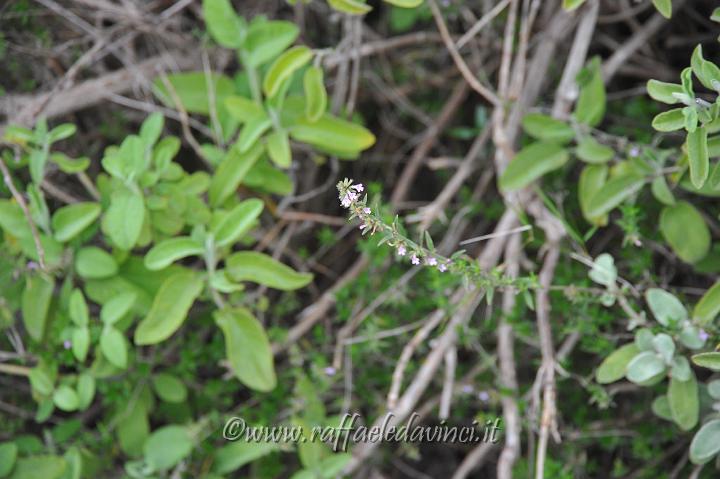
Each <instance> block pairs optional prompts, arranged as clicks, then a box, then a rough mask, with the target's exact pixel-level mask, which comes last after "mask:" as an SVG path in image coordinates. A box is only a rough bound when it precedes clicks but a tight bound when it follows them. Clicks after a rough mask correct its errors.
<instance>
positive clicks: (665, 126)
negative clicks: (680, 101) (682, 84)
mask: <svg viewBox="0 0 720 479" xmlns="http://www.w3.org/2000/svg"><path fill="white" fill-rule="evenodd" d="M652 127H653V128H655V129H656V130H657V131H662V132H668V131H676V130H681V129H682V128H685V115H684V114H683V108H674V109H672V110H668V111H664V112H662V113H659V114H657V115H655V118H653V121H652Z"/></svg>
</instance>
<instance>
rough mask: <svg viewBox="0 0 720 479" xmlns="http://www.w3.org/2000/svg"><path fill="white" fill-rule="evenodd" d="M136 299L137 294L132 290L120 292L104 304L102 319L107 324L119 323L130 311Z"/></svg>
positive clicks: (101, 312)
mask: <svg viewBox="0 0 720 479" xmlns="http://www.w3.org/2000/svg"><path fill="white" fill-rule="evenodd" d="M136 299H137V294H136V293H134V292H132V291H128V292H125V293H120V294H118V295H117V296H115V297H114V298H112V299H111V300H110V301H108V302H107V303H105V304H103V307H102V309H101V310H100V320H101V321H102V322H103V323H104V324H105V325H106V326H111V325H113V324H115V323H117V322H118V321H120V319H122V317H123V316H125V315H126V314H127V313H128V312H129V311H130V309H131V308H132V307H133V305H134V304H135V300H136Z"/></svg>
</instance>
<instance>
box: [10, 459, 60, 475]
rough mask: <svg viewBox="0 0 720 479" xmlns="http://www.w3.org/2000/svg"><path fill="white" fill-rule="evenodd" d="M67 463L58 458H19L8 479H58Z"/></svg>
mask: <svg viewBox="0 0 720 479" xmlns="http://www.w3.org/2000/svg"><path fill="white" fill-rule="evenodd" d="M66 469H67V462H66V461H65V459H63V458H62V457H59V456H29V457H21V458H19V459H18V460H17V462H16V463H15V468H14V469H13V471H12V474H11V475H10V479H38V478H42V479H60V478H62V477H63V476H64V474H65V470H66Z"/></svg>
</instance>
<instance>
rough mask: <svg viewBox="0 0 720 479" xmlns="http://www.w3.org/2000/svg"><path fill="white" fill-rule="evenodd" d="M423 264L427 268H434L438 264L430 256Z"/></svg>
mask: <svg viewBox="0 0 720 479" xmlns="http://www.w3.org/2000/svg"><path fill="white" fill-rule="evenodd" d="M425 264H427V265H428V266H436V265H437V264H438V263H437V259H435V258H433V257H432V256H430V257H429V258H428V259H426V260H425Z"/></svg>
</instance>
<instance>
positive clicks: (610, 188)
mask: <svg viewBox="0 0 720 479" xmlns="http://www.w3.org/2000/svg"><path fill="white" fill-rule="evenodd" d="M644 182H645V178H644V177H643V176H641V175H638V174H635V173H629V174H626V175H622V176H617V177H615V178H613V179H611V180H610V181H608V182H607V183H605V186H603V187H602V188H601V189H600V191H598V192H597V193H595V195H593V197H592V198H591V199H590V203H589V204H588V207H587V214H588V216H589V217H597V216H601V215H604V214H605V213H609V212H610V211H612V209H613V208H615V207H616V206H618V205H619V204H620V203H622V202H623V201H625V200H626V199H627V198H629V197H630V196H632V195H634V194H635V193H636V192H637V191H638V190H640V188H642V186H643V183H644Z"/></svg>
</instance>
